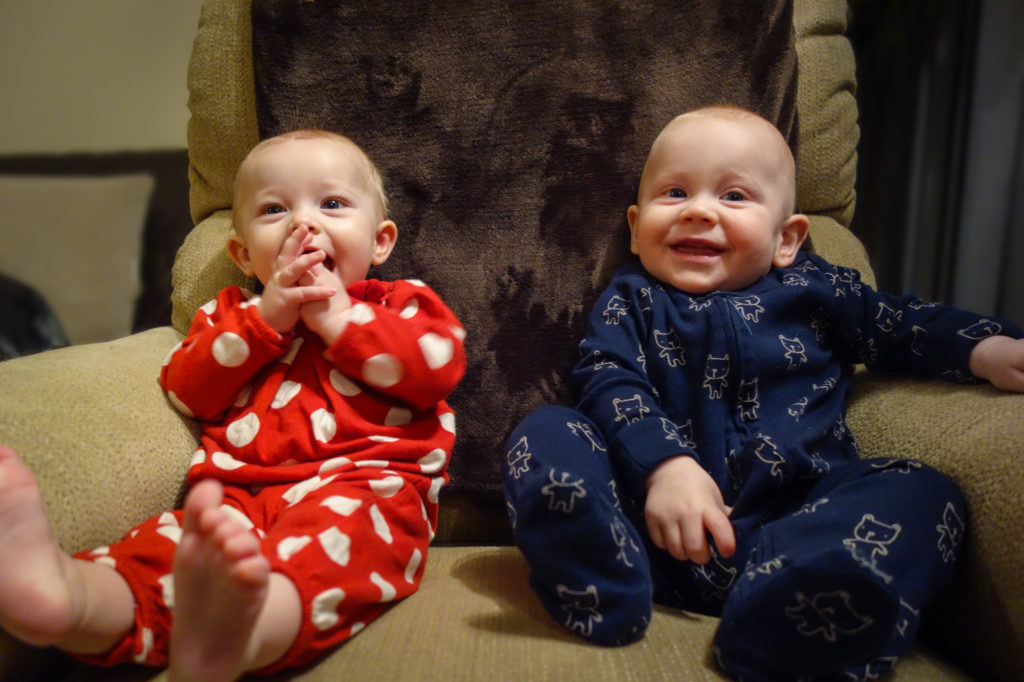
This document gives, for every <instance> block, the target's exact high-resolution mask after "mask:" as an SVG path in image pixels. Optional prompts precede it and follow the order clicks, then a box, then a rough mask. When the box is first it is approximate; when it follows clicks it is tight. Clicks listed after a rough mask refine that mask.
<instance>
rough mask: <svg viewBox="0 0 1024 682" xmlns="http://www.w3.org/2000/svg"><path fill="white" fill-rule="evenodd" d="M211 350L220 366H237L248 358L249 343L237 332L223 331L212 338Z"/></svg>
mask: <svg viewBox="0 0 1024 682" xmlns="http://www.w3.org/2000/svg"><path fill="white" fill-rule="evenodd" d="M212 352H213V359H214V360H216V361H217V362H218V363H219V364H220V365H221V366H222V367H238V366H239V365H241V364H242V363H243V362H245V361H246V360H248V359H249V344H248V343H246V342H245V339H243V338H242V337H241V336H239V335H238V334H235V333H233V332H224V333H223V334H221V335H220V336H218V337H217V338H216V339H215V340H214V342H213V348H212Z"/></svg>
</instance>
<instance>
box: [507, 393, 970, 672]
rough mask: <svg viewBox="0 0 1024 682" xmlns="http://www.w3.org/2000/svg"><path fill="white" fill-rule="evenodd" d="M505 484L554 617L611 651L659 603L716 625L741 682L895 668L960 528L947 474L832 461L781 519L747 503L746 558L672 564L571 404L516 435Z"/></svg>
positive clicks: (722, 652)
mask: <svg viewBox="0 0 1024 682" xmlns="http://www.w3.org/2000/svg"><path fill="white" fill-rule="evenodd" d="M503 476H504V484H505V493H506V498H507V501H508V506H509V515H510V518H511V520H512V525H513V529H514V536H515V541H516V545H517V546H518V547H519V549H520V550H521V551H522V553H523V555H524V556H525V557H526V560H527V562H528V563H529V565H530V569H531V584H532V586H533V589H534V591H535V592H536V593H537V595H538V596H539V598H540V601H541V603H542V604H543V605H544V607H545V609H546V610H547V611H548V613H549V614H551V616H552V617H553V618H555V620H556V621H558V622H560V623H562V624H563V625H564V626H565V627H566V628H567V629H569V630H571V631H573V632H575V633H576V634H578V635H580V636H582V637H584V638H586V639H588V640H590V641H592V642H595V643H598V644H605V645H615V644H625V643H628V642H631V641H634V640H636V639H639V638H640V637H641V636H642V635H643V632H644V630H645V629H646V627H647V624H648V622H649V620H650V614H651V603H652V595H654V596H655V600H656V601H659V602H662V601H664V602H665V603H668V604H669V605H671V606H674V607H677V608H685V609H688V610H694V611H700V612H703V613H711V614H716V615H720V616H721V619H722V620H721V623H720V625H719V628H718V631H717V633H716V635H715V640H714V653H715V657H716V660H717V661H718V664H719V666H720V667H721V668H722V669H723V670H724V671H725V672H727V673H728V674H729V675H730V676H732V677H733V678H736V679H742V680H744V681H745V682H753V681H758V680H795V679H815V678H817V679H869V678H871V677H873V676H879V675H882V674H884V673H886V672H888V670H890V669H891V668H892V666H893V665H894V664H895V662H896V661H897V659H898V658H899V657H900V656H901V655H902V654H903V653H904V652H905V651H906V649H907V647H908V646H909V645H910V643H911V641H912V639H913V636H914V634H915V633H916V631H917V626H918V619H919V616H920V611H921V608H922V607H923V606H924V604H925V603H926V602H927V601H928V600H929V598H930V597H932V596H933V595H934V594H935V592H937V591H938V590H940V589H941V588H943V587H944V586H946V585H947V584H948V583H949V581H950V579H951V578H952V573H953V567H954V561H955V558H956V555H957V553H958V549H959V545H960V543H961V540H962V538H963V534H964V530H965V521H966V513H965V509H964V504H963V500H962V498H961V496H960V494H959V491H958V490H957V489H956V486H955V485H954V484H953V483H952V482H951V481H950V480H949V479H947V478H946V477H945V476H943V475H942V474H940V473H938V472H937V471H935V470H933V469H931V468H929V467H927V466H925V465H922V464H920V463H917V462H910V461H906V460H890V459H884V460H859V461H856V462H850V463H848V464H844V465H834V466H833V467H832V470H831V471H830V472H829V473H828V474H827V475H826V476H825V477H824V478H823V479H822V480H821V481H819V482H818V483H817V484H815V485H814V487H813V488H812V489H811V490H810V491H809V493H808V494H807V495H806V496H805V498H804V499H802V500H798V501H796V502H795V503H794V505H793V507H792V511H790V512H788V513H784V514H782V515H781V516H779V517H778V518H775V519H773V520H768V521H764V520H763V519H761V518H760V517H758V516H757V513H758V507H759V506H763V501H758V500H753V501H752V502H751V503H750V504H748V503H747V502H746V501H744V500H743V499H742V498H743V495H742V493H741V496H740V499H739V500H737V504H736V506H735V511H734V517H733V518H732V521H733V525H734V528H735V530H736V533H737V544H738V552H737V554H736V555H735V556H734V557H732V558H731V559H729V560H725V559H722V558H720V557H716V559H715V562H717V563H715V562H712V564H707V565H705V566H701V567H698V566H696V565H695V564H690V563H688V562H678V561H675V560H674V559H672V558H671V557H670V556H669V555H668V554H667V553H665V552H663V551H661V550H657V549H655V548H653V547H652V546H651V545H650V544H649V542H648V541H647V537H646V530H645V529H644V526H643V524H642V521H641V520H640V517H639V516H638V515H637V511H636V510H632V509H630V507H629V504H630V503H629V501H628V500H625V499H624V500H621V503H620V500H619V498H618V495H617V494H616V484H615V477H614V474H613V470H612V467H611V464H610V460H609V458H608V454H607V452H606V451H605V444H604V443H603V441H602V439H601V437H600V434H599V432H598V431H597V429H596V427H594V426H593V424H591V423H590V422H589V421H588V420H587V419H586V418H585V417H583V416H582V415H581V414H580V413H578V412H575V411H573V410H571V409H568V408H564V407H545V408H541V409H540V410H537V411H536V412H534V413H532V414H531V415H529V416H528V417H527V418H526V419H525V420H524V421H523V422H522V423H521V424H520V425H519V426H518V427H517V428H516V430H515V431H514V432H513V434H512V436H511V437H510V438H509V440H508V443H507V447H506V461H505V463H504V467H503ZM801 504H802V506H801ZM638 529H639V530H638ZM712 569H715V570H712ZM652 576H653V577H652ZM716 576H717V579H716ZM719 585H720V586H721V588H722V589H721V590H720V594H717V595H709V594H708V591H709V586H712V587H714V586H719ZM711 591H712V592H714V591H715V590H711ZM659 595H660V596H659Z"/></svg>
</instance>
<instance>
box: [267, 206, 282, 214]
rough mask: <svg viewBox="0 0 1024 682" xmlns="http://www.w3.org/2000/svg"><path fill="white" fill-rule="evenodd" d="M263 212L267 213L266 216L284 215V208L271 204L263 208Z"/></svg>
mask: <svg viewBox="0 0 1024 682" xmlns="http://www.w3.org/2000/svg"><path fill="white" fill-rule="evenodd" d="M263 212H264V213H268V214H273V213H284V207H283V206H278V205H277V204H271V205H270V206H267V207H266V208H264V209H263Z"/></svg>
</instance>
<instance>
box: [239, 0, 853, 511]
mask: <svg viewBox="0 0 1024 682" xmlns="http://www.w3.org/2000/svg"><path fill="white" fill-rule="evenodd" d="M252 8H253V12H252V17H253V25H252V43H253V68H254V73H255V87H256V92H255V99H256V111H257V121H258V124H259V128H260V136H261V137H269V136H272V135H275V134H278V133H281V132H285V131H287V130H294V129H296V128H327V129H331V130H337V131H339V132H342V133H344V134H347V135H349V136H351V137H352V138H353V139H355V141H356V142H357V143H358V144H360V146H362V147H363V148H364V149H366V150H367V152H368V153H369V154H370V156H371V158H373V159H374V161H375V162H376V163H377V164H378V166H380V168H381V171H382V172H383V175H384V177H385V180H386V185H387V187H388V190H389V193H390V194H391V198H392V206H393V209H392V211H391V215H392V218H393V219H394V220H395V221H396V222H397V223H398V244H397V246H396V248H395V250H394V252H393V253H392V255H391V258H390V259H389V260H388V262H387V264H385V265H384V266H383V267H381V268H379V269H378V270H377V272H378V275H377V276H380V277H382V278H383V279H395V278H400V277H415V278H417V279H422V280H423V281H425V282H427V283H428V284H430V285H431V286H432V287H434V288H435V289H436V290H437V291H438V292H439V293H440V294H441V296H442V297H443V298H444V300H445V301H446V302H447V303H448V305H449V306H451V308H452V310H454V311H455V313H456V315H458V316H459V318H460V319H461V321H462V323H463V324H464V325H465V326H466V329H467V330H468V332H469V335H470V336H469V342H468V343H467V346H466V348H467V359H468V367H467V372H466V378H465V379H464V380H463V382H462V384H461V385H460V386H459V388H457V389H456V391H455V393H454V394H453V395H452V398H451V405H452V407H453V408H454V409H455V410H456V413H457V414H458V415H459V439H458V442H457V444H456V447H455V451H454V454H453V456H452V463H451V466H450V469H449V473H450V474H451V477H452V482H451V484H450V485H451V488H452V489H453V490H461V491H473V492H476V493H478V494H489V495H491V496H495V497H496V496H497V491H498V490H499V481H500V476H499V472H498V463H499V461H500V458H499V457H498V455H499V449H500V447H501V442H500V440H501V439H500V438H495V434H501V433H509V432H510V431H511V430H512V428H513V427H514V426H515V424H516V423H518V422H519V421H520V420H521V419H522V418H523V417H524V416H525V415H526V413H527V412H528V411H529V410H532V409H534V408H536V407H539V406H540V405H542V404H545V403H550V402H559V403H565V402H567V401H568V400H570V396H569V392H568V389H567V376H568V371H569V369H571V368H572V366H573V365H574V364H575V361H576V358H577V350H576V346H577V344H578V342H579V339H580V337H581V336H582V334H583V325H584V322H585V320H586V317H587V313H588V311H589V310H590V308H591V306H592V304H593V301H594V298H595V297H596V296H597V294H598V292H600V291H601V290H602V289H603V288H604V286H605V284H606V283H607V281H608V279H609V278H610V277H611V273H612V272H614V270H615V269H616V268H617V267H618V266H619V265H620V264H621V263H623V262H624V261H625V260H626V258H627V257H628V255H629V254H628V245H629V239H628V231H627V229H626V220H625V207H626V206H628V205H629V204H630V203H632V201H633V200H634V199H635V197H636V187H637V181H638V178H639V174H640V170H641V169H642V167H643V163H644V158H645V157H646V154H647V149H648V148H649V146H650V144H651V142H652V141H653V139H654V137H655V136H656V135H657V132H658V131H659V130H660V129H661V127H662V126H663V125H664V124H665V123H667V122H668V121H669V120H671V119H672V117H673V116H675V115H677V114H678V113H680V112H682V111H685V110H687V109H691V108H694V107H696V106H701V105H704V104H712V103H719V102H723V101H725V102H732V103H736V104H740V105H743V106H746V107H749V108H751V109H754V110H756V111H758V112H759V113H761V114H762V115H763V116H765V117H766V118H768V119H769V120H772V121H774V122H776V124H777V126H778V127H779V128H780V130H782V131H783V133H784V134H786V133H789V136H790V137H791V138H793V139H794V140H795V137H796V131H797V127H798V125H797V122H796V121H795V120H794V119H795V114H796V112H795V105H796V102H795V100H796V51H795V49H794V45H793V42H794V37H793V36H794V30H793V21H792V4H791V2H790V0H773V1H772V2H763V3H759V4H755V5H751V4H750V3H749V2H746V1H745V0H697V1H696V2H691V3H689V4H688V6H687V8H686V11H680V7H679V4H678V3H677V2H675V1H674V0H651V1H649V2H645V3H635V4H629V3H627V4H614V3H607V2H605V1H604V0H577V1H576V2H574V3H571V4H565V3H551V2H492V1H490V0H451V1H448V2H443V1H442V2H429V3H427V2H421V3H409V2H406V0H395V2H394V4H393V6H390V5H389V4H388V3H387V2H385V3H381V2H376V1H374V2H367V1H365V0H350V1H349V2H345V3H335V4H331V3H295V2H292V1H291V0H253V3H252ZM752 34H756V35H757V36H758V37H759V38H758V39H757V40H736V39H734V36H738V35H752ZM483 36H486V39H481V38H482V37H483ZM568 36H571V39H567V37H568ZM638 75H640V76H641V77H638ZM851 180H852V178H851Z"/></svg>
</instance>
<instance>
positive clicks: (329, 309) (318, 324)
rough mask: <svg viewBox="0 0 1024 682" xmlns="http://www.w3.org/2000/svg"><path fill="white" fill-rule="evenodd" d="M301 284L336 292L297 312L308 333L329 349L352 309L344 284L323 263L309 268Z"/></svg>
mask: <svg viewBox="0 0 1024 682" xmlns="http://www.w3.org/2000/svg"><path fill="white" fill-rule="evenodd" d="M302 282H303V283H306V282H308V283H309V284H310V285H311V286H312V285H316V286H322V287H329V288H331V289H333V290H334V291H335V292H337V293H336V294H335V295H333V296H330V297H327V298H323V299H319V300H315V301H310V302H309V303H306V304H305V305H303V306H302V309H301V310H300V311H299V314H300V316H301V317H302V321H303V322H304V323H305V324H306V326H307V327H309V329H310V331H312V332H314V333H315V334H317V335H318V336H319V337H320V338H321V339H322V340H323V342H324V344H325V345H326V346H328V347H330V346H331V345H333V344H334V342H335V341H336V340H337V339H338V336H340V335H341V332H342V331H343V330H344V329H345V326H346V325H347V324H348V319H349V318H348V314H347V313H346V311H347V310H349V309H350V308H351V307H352V300H351V299H350V298H349V295H348V293H347V292H346V291H345V282H342V281H341V278H340V277H338V275H337V273H336V272H334V271H333V270H331V269H329V268H327V267H326V266H324V264H323V263H317V264H316V265H314V266H313V267H312V268H310V269H309V272H307V273H306V275H305V276H304V277H303V279H302Z"/></svg>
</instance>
